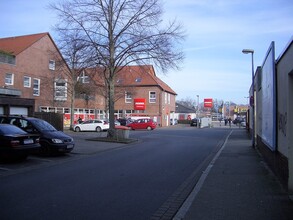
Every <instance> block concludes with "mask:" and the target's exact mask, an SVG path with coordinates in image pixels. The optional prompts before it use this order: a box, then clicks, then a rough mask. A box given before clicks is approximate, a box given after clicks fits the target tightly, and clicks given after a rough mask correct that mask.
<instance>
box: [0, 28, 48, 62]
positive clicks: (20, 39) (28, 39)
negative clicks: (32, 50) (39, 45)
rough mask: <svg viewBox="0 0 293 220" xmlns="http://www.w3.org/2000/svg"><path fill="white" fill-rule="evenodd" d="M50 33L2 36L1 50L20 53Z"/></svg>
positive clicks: (0, 39)
mask: <svg viewBox="0 0 293 220" xmlns="http://www.w3.org/2000/svg"><path fill="white" fill-rule="evenodd" d="M48 34H49V33H40V34H31V35H25V36H17V37H7V38H0V51H1V50H2V51H5V52H7V53H11V54H13V55H15V56H16V55H18V54H19V53H21V52H22V51H24V50H25V49H27V48H28V47H30V46H31V45H32V44H34V43H35V42H37V41H38V40H40V39H41V38H42V37H44V36H46V35H48Z"/></svg>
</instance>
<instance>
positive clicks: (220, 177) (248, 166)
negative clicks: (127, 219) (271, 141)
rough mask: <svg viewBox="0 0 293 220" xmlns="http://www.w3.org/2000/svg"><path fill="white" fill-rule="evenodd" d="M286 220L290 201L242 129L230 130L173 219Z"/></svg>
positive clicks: (290, 216) (292, 213) (292, 214)
mask: <svg viewBox="0 0 293 220" xmlns="http://www.w3.org/2000/svg"><path fill="white" fill-rule="evenodd" d="M179 219H184V220H205V219H206V220H235V219H237V220H241V219H243V220H247V219H249V220H253V219H255V220H274V219H277V220H289V219H293V202H292V201H291V200H290V199H289V197H288V195H287V192H286V191H285V190H284V189H283V188H282V186H281V184H280V183H279V182H278V180H277V178H276V177H275V176H274V174H273V173H272V172H271V171H270V170H269V168H267V166H266V164H265V162H264V161H263V158H262V157H261V156H260V155H259V154H258V152H257V151H256V150H255V149H254V148H252V147H251V140H250V139H249V138H248V136H247V133H246V131H245V129H236V128H235V129H232V133H231V135H230V137H229V139H228V140H227V142H226V145H225V146H224V147H223V148H222V151H221V152H220V153H219V155H218V157H217V158H215V162H214V163H213V162H212V163H211V164H210V166H209V168H208V169H207V170H206V171H205V172H204V173H203V175H202V178H201V179H200V181H199V183H198V184H197V186H196V187H195V189H194V190H193V192H192V193H191V195H190V196H189V198H188V199H187V200H186V201H185V203H184V204H183V206H182V208H181V209H180V210H179V212H178V213H177V215H176V216H175V217H174V220H179Z"/></svg>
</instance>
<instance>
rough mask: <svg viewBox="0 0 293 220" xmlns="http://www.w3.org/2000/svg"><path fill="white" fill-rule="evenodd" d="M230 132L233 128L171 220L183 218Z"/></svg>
mask: <svg viewBox="0 0 293 220" xmlns="http://www.w3.org/2000/svg"><path fill="white" fill-rule="evenodd" d="M232 132H233V130H232V131H230V133H229V134H228V136H227V137H226V139H225V142H224V144H223V145H222V147H221V149H220V150H219V151H218V152H217V154H216V155H215V156H214V158H213V160H212V161H211V162H210V164H209V165H208V167H207V168H206V169H205V171H203V173H202V175H201V177H200V179H199V181H198V182H197V183H196V185H195V187H194V189H193V190H192V192H191V193H190V195H189V196H188V198H187V199H186V200H185V202H184V203H183V205H182V206H181V208H180V209H179V211H178V212H177V214H176V215H175V216H174V218H173V220H182V219H184V217H185V215H186V213H187V212H188V210H189V209H190V206H191V205H192V202H193V201H194V199H195V197H196V196H197V194H198V192H199V191H200V189H201V187H202V186H203V183H204V181H205V180H206V178H207V176H208V174H209V172H210V171H211V169H212V167H213V166H214V164H215V162H216V160H217V159H218V157H219V156H220V154H221V152H222V151H223V149H224V148H225V146H226V144H227V141H228V139H229V137H230V135H231V134H232Z"/></svg>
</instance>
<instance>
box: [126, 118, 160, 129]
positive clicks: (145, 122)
mask: <svg viewBox="0 0 293 220" xmlns="http://www.w3.org/2000/svg"><path fill="white" fill-rule="evenodd" d="M127 127H130V128H131V129H132V130H136V129H147V130H154V129H155V128H156V127H157V124H156V123H155V122H154V121H153V120H152V119H147V118H142V119H137V120H135V121H134V122H132V123H130V124H128V125H127Z"/></svg>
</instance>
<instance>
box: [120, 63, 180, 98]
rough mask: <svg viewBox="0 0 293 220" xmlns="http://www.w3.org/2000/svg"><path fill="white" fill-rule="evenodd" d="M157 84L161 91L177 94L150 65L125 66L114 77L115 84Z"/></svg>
mask: <svg viewBox="0 0 293 220" xmlns="http://www.w3.org/2000/svg"><path fill="white" fill-rule="evenodd" d="M119 81H121V86H123V85H127V86H159V87H160V88H161V89H162V90H163V91H166V92H169V93H171V94H174V95H177V94H176V92H175V91H174V90H173V89H172V88H171V87H170V86H168V85H167V84H166V83H164V82H163V81H162V80H161V79H159V78H158V77H157V76H156V74H155V70H154V68H153V66H152V65H141V66H126V67H123V68H122V70H121V71H119V72H118V74H117V77H116V82H117V86H119Z"/></svg>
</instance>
